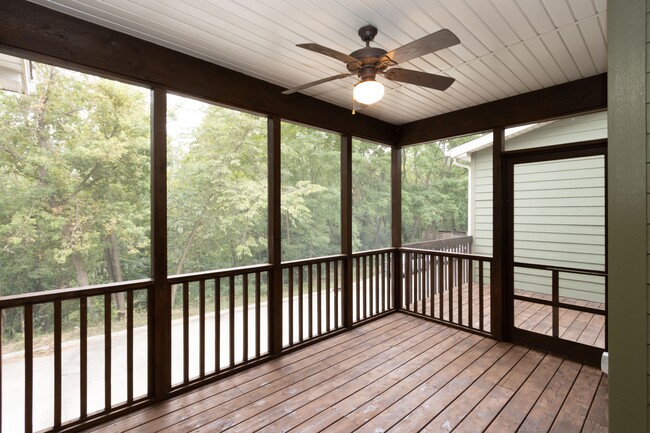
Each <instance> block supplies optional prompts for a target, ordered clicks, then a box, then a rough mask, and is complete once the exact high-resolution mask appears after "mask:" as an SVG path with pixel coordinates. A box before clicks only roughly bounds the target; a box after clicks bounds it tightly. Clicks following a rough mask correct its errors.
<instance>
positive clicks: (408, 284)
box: [404, 253, 412, 311]
mask: <svg viewBox="0 0 650 433" xmlns="http://www.w3.org/2000/svg"><path fill="white" fill-rule="evenodd" d="M404 257H405V260H406V261H405V264H406V270H405V272H404V279H405V280H406V308H407V309H408V310H411V260H412V255H411V253H406V254H404ZM411 311H412V310H411Z"/></svg>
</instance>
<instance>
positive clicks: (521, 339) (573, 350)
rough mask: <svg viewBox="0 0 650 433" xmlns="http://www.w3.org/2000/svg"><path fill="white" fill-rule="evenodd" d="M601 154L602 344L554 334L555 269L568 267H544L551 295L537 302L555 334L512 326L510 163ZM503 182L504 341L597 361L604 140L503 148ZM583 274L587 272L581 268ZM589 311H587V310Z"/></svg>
mask: <svg viewBox="0 0 650 433" xmlns="http://www.w3.org/2000/svg"><path fill="white" fill-rule="evenodd" d="M598 155H602V156H603V157H604V159H605V161H604V163H605V167H604V175H605V184H604V187H605V197H604V199H605V246H604V248H605V270H604V272H596V273H592V274H597V275H601V276H604V277H605V311H604V316H605V348H604V349H603V348H598V347H594V346H590V345H587V344H582V343H577V342H573V341H569V340H563V339H560V338H558V337H557V325H558V322H559V314H558V312H559V308H560V307H561V305H562V304H561V303H560V302H559V296H558V292H559V288H558V282H557V278H558V277H557V275H558V272H561V271H563V269H564V270H565V271H566V270H569V271H570V269H569V268H561V267H548V268H551V269H548V270H550V271H552V275H553V278H552V280H553V284H552V285H553V288H552V291H553V295H552V300H551V301H544V302H539V301H538V302H537V303H541V304H545V305H550V306H551V308H552V311H553V323H554V324H553V333H554V334H555V335H556V336H548V335H542V334H539V333H535V332H532V331H527V330H524V329H518V328H516V327H515V322H514V312H515V311H514V302H515V294H514V268H515V262H514V166H515V165H516V164H525V163H531V162H542V161H554V160H563V159H571V158H579V157H587V156H598ZM502 158H503V159H502V162H503V171H504V177H503V179H504V182H503V197H504V200H503V203H502V206H503V207H502V212H503V216H504V226H505V233H504V235H505V236H504V238H505V245H504V251H503V253H504V261H503V265H504V270H503V276H504V278H503V284H504V287H503V289H504V292H503V295H504V296H503V313H504V323H503V326H504V337H505V339H506V340H508V341H512V342H514V343H517V344H522V345H526V346H532V347H536V348H539V349H542V350H546V351H549V352H552V353H556V354H559V355H564V356H566V357H568V358H570V359H574V360H576V361H580V362H588V363H591V364H596V365H598V364H599V363H600V358H601V356H602V353H603V352H604V351H606V350H607V297H608V289H607V262H608V260H607V140H606V139H603V140H594V141H586V142H580V143H570V144H562V145H555V146H546V147H539V148H531V149H523V150H516V151H505V152H503V153H502ZM584 274H590V272H589V271H585V272H584ZM572 309H575V310H580V311H588V310H590V309H589V308H579V307H574V308H572ZM588 312H589V311H588Z"/></svg>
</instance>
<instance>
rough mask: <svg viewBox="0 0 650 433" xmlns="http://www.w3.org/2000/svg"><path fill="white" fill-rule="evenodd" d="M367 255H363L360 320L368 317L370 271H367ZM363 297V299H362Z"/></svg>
mask: <svg viewBox="0 0 650 433" xmlns="http://www.w3.org/2000/svg"><path fill="white" fill-rule="evenodd" d="M366 268H367V262H366V256H363V257H361V275H362V277H361V292H362V293H361V297H360V298H359V303H360V304H361V315H362V316H363V317H360V318H359V320H361V319H365V318H366V317H368V272H367V269H366ZM361 299H363V301H361Z"/></svg>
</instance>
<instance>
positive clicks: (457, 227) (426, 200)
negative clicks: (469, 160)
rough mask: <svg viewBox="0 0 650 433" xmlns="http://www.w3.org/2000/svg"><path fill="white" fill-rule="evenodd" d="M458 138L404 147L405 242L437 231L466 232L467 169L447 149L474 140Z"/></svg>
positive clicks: (403, 231)
mask: <svg viewBox="0 0 650 433" xmlns="http://www.w3.org/2000/svg"><path fill="white" fill-rule="evenodd" d="M476 137H477V136H476V135H474V136H466V137H458V138H453V139H449V140H440V141H435V142H433V143H426V144H420V145H416V146H411V147H407V148H405V149H403V150H402V242H403V243H405V244H408V243H412V242H418V241H423V240H427V239H430V238H431V236H432V234H433V233H435V232H450V231H455V232H466V231H467V187H468V182H467V170H466V169H464V168H461V167H458V166H454V165H453V164H452V161H450V160H449V159H448V158H446V157H445V150H446V149H451V148H454V147H456V146H458V145H460V144H463V143H466V142H468V141H471V140H473V139H474V138H476Z"/></svg>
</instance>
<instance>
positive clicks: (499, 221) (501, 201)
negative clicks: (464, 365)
mask: <svg viewBox="0 0 650 433" xmlns="http://www.w3.org/2000/svg"><path fill="white" fill-rule="evenodd" d="M492 140H493V143H494V144H493V145H492V268H491V270H490V271H491V272H490V331H491V333H492V336H493V337H494V338H496V339H499V340H501V339H510V338H511V335H510V332H509V331H510V330H511V329H510V328H509V327H511V326H513V323H514V304H513V303H514V300H513V299H512V296H511V293H510V292H508V293H506V288H507V283H506V275H508V274H507V273H508V272H510V271H511V270H512V269H513V268H512V266H509V265H510V264H511V262H512V261H511V260H510V261H509V260H508V258H510V256H511V254H509V253H510V252H509V251H507V245H508V244H507V239H508V238H507V236H508V233H510V232H511V230H512V220H511V219H509V218H508V214H507V209H508V203H507V202H506V198H505V187H506V185H505V182H507V180H506V179H505V172H504V169H503V151H504V150H505V145H506V136H505V128H503V127H499V128H494V130H493V131H492ZM508 290H509V288H508Z"/></svg>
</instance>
